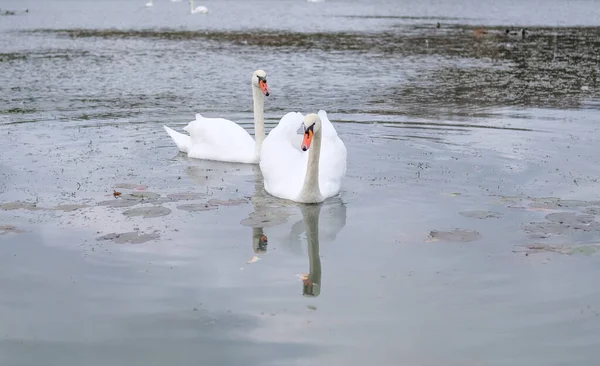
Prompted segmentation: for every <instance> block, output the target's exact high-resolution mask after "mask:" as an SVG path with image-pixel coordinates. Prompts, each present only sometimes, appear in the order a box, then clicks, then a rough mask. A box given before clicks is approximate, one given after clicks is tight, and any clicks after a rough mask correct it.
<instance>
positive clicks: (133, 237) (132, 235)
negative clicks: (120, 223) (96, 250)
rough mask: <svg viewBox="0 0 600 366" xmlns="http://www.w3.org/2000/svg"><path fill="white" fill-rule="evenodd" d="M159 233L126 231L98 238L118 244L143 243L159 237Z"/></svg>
mask: <svg viewBox="0 0 600 366" xmlns="http://www.w3.org/2000/svg"><path fill="white" fill-rule="evenodd" d="M159 237H160V235H159V234H158V233H150V234H140V232H139V231H130V232H126V233H110V234H106V235H103V236H101V237H99V238H96V240H97V241H103V240H111V241H113V242H115V243H117V244H142V243H146V242H148V241H151V240H155V239H158V238H159Z"/></svg>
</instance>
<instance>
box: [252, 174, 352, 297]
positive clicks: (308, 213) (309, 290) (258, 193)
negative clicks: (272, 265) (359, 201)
mask: <svg viewBox="0 0 600 366" xmlns="http://www.w3.org/2000/svg"><path fill="white" fill-rule="evenodd" d="M254 182H255V186H254V188H255V192H254V195H253V196H252V198H251V199H252V204H253V206H254V210H253V211H252V212H251V213H250V214H249V215H248V217H247V218H245V219H244V220H242V221H241V222H240V224H242V225H244V226H249V227H252V250H253V252H254V256H253V257H252V259H250V260H249V261H248V262H247V263H254V262H257V261H258V260H260V259H261V257H262V256H264V255H265V254H267V251H268V246H269V245H276V246H277V247H278V248H280V249H286V250H288V251H290V252H293V253H296V254H302V255H305V254H304V253H308V268H309V270H308V273H303V274H300V275H299V276H300V278H301V279H302V294H303V296H319V294H320V293H321V257H320V255H319V244H320V243H330V242H333V241H334V240H335V238H336V237H337V235H338V234H339V232H340V231H341V230H342V229H343V228H344V227H345V226H346V206H345V204H344V203H343V202H342V200H341V198H340V197H339V196H338V197H332V198H330V199H327V200H326V201H325V202H322V203H319V204H302V203H296V202H291V201H285V200H280V199H278V198H275V197H272V196H270V195H268V194H267V193H266V192H265V191H264V188H263V183H262V182H263V181H262V174H260V170H259V169H257V171H255V181H254ZM298 210H299V211H300V213H301V214H302V219H301V220H298V221H296V222H295V223H294V224H293V225H292V226H291V228H290V229H287V228H288V227H289V226H287V225H284V224H286V223H287V222H288V220H289V219H290V218H292V217H293V216H296V217H297V215H298V213H299V212H298ZM285 229H287V230H285ZM284 230H285V231H284ZM265 231H267V233H265ZM267 234H268V235H267ZM303 234H306V241H305V243H306V248H307V249H306V251H305V250H303V247H304V245H303V243H304V240H303V236H304V235H303ZM267 237H268V238H269V239H267Z"/></svg>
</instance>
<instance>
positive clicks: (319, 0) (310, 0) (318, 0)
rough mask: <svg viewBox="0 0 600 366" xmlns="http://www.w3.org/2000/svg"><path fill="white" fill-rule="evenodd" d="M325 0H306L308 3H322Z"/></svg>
mask: <svg viewBox="0 0 600 366" xmlns="http://www.w3.org/2000/svg"><path fill="white" fill-rule="evenodd" d="M324 1H325V0H308V2H309V3H322V2H324Z"/></svg>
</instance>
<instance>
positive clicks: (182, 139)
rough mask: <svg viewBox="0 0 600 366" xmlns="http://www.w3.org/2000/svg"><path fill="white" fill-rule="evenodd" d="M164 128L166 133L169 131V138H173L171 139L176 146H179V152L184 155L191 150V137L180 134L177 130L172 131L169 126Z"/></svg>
mask: <svg viewBox="0 0 600 366" xmlns="http://www.w3.org/2000/svg"><path fill="white" fill-rule="evenodd" d="M163 127H164V128H165V131H167V133H168V134H169V136H171V138H172V139H173V141H174V142H175V145H177V148H178V149H179V151H181V152H184V153H187V152H189V150H190V148H191V147H192V139H191V137H189V136H188V135H184V134H182V133H179V132H177V131H175V130H172V129H170V128H169V127H167V126H163Z"/></svg>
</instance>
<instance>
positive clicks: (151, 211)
mask: <svg viewBox="0 0 600 366" xmlns="http://www.w3.org/2000/svg"><path fill="white" fill-rule="evenodd" d="M170 213H171V209H169V208H166V207H162V206H151V207H138V208H132V209H131V210H127V211H125V212H123V215H125V216H127V217H133V216H142V217H143V218H145V219H148V218H152V217H159V216H166V215H168V214H170Z"/></svg>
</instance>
